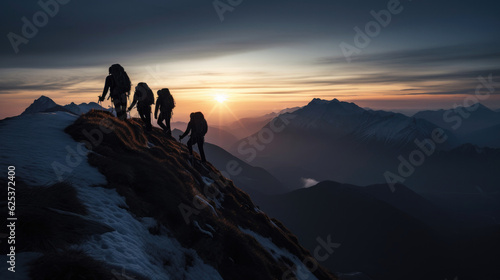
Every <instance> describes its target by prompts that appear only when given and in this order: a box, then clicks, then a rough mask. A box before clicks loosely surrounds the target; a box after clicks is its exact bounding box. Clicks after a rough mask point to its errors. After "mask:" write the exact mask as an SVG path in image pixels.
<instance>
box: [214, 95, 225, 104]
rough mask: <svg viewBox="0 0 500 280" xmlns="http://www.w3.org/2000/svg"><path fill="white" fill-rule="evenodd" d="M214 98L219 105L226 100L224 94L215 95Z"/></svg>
mask: <svg viewBox="0 0 500 280" xmlns="http://www.w3.org/2000/svg"><path fill="white" fill-rule="evenodd" d="M214 98H215V100H216V101H217V102H219V103H224V102H225V101H226V100H227V96H226V95H225V94H217V95H215V97H214Z"/></svg>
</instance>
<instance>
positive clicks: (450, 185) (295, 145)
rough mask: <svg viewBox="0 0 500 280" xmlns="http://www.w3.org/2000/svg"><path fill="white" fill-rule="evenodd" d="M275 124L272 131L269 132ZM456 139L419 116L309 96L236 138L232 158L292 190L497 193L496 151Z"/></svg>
mask: <svg viewBox="0 0 500 280" xmlns="http://www.w3.org/2000/svg"><path fill="white" fill-rule="evenodd" d="M495 114H498V113H495ZM277 123H278V124H279V126H280V129H279V131H277V130H276V129H274V130H273V126H277ZM269 132H272V133H269ZM462 142H463V139H461V138H460V136H457V135H455V131H452V130H449V129H447V128H442V127H440V126H439V125H437V124H435V123H432V122H430V121H428V120H425V119H421V118H416V117H408V116H405V115H403V114H398V113H392V112H386V111H374V110H367V109H363V108H360V107H359V106H357V105H356V104H354V103H347V102H341V101H338V100H336V99H334V100H332V101H326V100H321V99H314V100H312V101H311V102H310V103H309V104H308V105H307V106H305V107H303V108H301V109H298V110H296V111H294V112H292V113H285V114H282V115H280V116H279V117H278V118H277V119H275V120H273V121H271V122H270V123H268V124H267V125H266V126H265V127H264V128H263V129H261V130H260V131H259V132H257V133H255V134H254V135H252V136H251V137H249V138H246V139H243V140H241V141H239V142H238V143H236V144H235V145H234V146H233V149H232V153H233V154H234V155H236V156H238V157H240V158H241V159H243V160H246V161H247V162H250V163H251V164H252V165H256V166H261V167H264V168H266V169H267V170H269V171H270V172H271V173H272V174H273V175H274V176H276V177H277V178H278V179H279V180H280V181H282V183H283V184H285V185H287V186H289V187H291V188H300V187H303V183H302V180H301V179H303V178H314V179H316V180H317V181H323V180H335V181H339V182H345V183H352V184H357V185H368V184H373V183H390V185H394V184H396V183H404V184H405V185H408V186H410V187H412V188H413V189H414V190H421V191H429V190H435V191H438V190H439V191H461V192H463V191H468V192H471V191H472V192H476V191H477V188H476V186H478V185H479V186H481V187H482V188H484V189H488V190H495V189H497V188H498V182H499V181H500V175H498V172H496V170H497V169H498V167H499V166H500V150H498V149H492V148H486V147H485V148H478V149H476V150H471V149H467V148H466V147H467V145H465V146H464V145H462ZM468 145H470V144H468ZM471 153H473V154H471ZM456 170H467V172H456ZM471 174H473V175H472V176H471Z"/></svg>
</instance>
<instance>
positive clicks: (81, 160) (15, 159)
mask: <svg viewBox="0 0 500 280" xmlns="http://www.w3.org/2000/svg"><path fill="white" fill-rule="evenodd" d="M76 119H77V117H76V116H75V115H71V114H68V113H65V112H55V113H38V114H29V115H26V116H20V117H16V118H12V119H10V120H7V121H2V123H1V124H2V125H1V126H0V131H1V134H2V136H3V137H1V138H0V153H1V154H2V161H1V162H0V168H1V169H2V170H7V167H8V166H15V167H16V177H17V178H18V180H20V179H22V180H24V181H25V182H27V183H29V184H31V185H35V186H40V185H41V186H44V185H45V186H48V185H50V184H54V183H57V182H59V181H65V182H69V183H71V184H72V185H73V186H74V187H75V188H76V189H77V190H78V195H79V198H80V200H81V201H82V202H83V203H84V204H85V206H87V208H88V210H89V211H90V213H89V215H88V216H87V217H86V218H88V219H90V220H93V221H96V222H100V223H103V224H106V225H108V226H110V227H112V228H113V229H114V231H112V232H109V233H105V234H103V235H100V236H94V237H92V238H91V239H89V240H88V241H86V242H85V243H83V244H78V245H74V247H73V248H75V249H81V250H84V251H85V252H87V253H88V254H89V255H90V256H91V257H93V258H94V259H96V260H98V261H101V262H104V263H106V264H108V265H110V267H112V268H113V269H114V270H118V271H122V270H124V269H126V270H127V271H128V273H134V275H139V276H142V277H146V279H158V280H160V279H222V277H221V276H220V275H219V273H218V272H217V271H216V270H215V269H214V268H213V267H211V266H209V265H207V264H205V263H203V261H202V260H201V259H200V258H199V257H198V256H197V254H196V252H195V251H194V250H192V249H187V248H183V247H182V246H181V245H180V244H179V242H178V241H177V240H175V239H174V238H172V237H169V236H168V234H167V233H168V231H167V230H166V229H164V231H165V232H164V234H163V235H153V234H151V233H150V232H149V230H148V229H149V228H150V227H151V225H152V224H155V223H156V221H155V220H154V219H153V218H148V217H143V218H138V217H135V216H134V215H133V214H132V213H130V212H129V211H127V210H126V208H127V203H126V201H125V199H124V198H123V197H122V196H120V195H119V194H118V193H117V192H116V190H113V189H106V188H104V186H105V185H106V184H107V182H106V178H105V177H104V176H103V175H102V174H101V173H99V171H98V170H97V169H96V168H95V167H92V166H90V165H89V164H88V162H87V160H86V156H85V155H82V154H79V151H85V152H86V150H85V149H84V148H83V146H82V145H81V144H79V143H77V142H75V141H74V140H73V139H72V138H71V136H70V135H68V134H66V133H64V129H65V128H66V127H67V126H68V125H70V124H72V123H73V122H74V121H75V120H76ZM20 128H22V129H20ZM68 159H69V160H68ZM67 163H72V164H71V166H72V167H69V166H68V165H67ZM59 164H62V165H65V166H66V167H67V168H70V169H71V171H69V170H66V171H68V172H64V174H60V175H59V174H58V172H57V171H56V170H59V168H60V167H58V166H59ZM55 168H56V169H55ZM59 176H61V177H59ZM98 186H99V187H98ZM20 207H22V206H20ZM47 207H50V205H47ZM24 254H26V255H30V254H29V252H24V253H23V255H24ZM185 254H188V255H191V256H192V257H193V263H192V266H186V265H185V263H183V262H184V261H185V260H184V255H185ZM35 256H38V255H35ZM20 258H21V257H20ZM2 259H3V260H4V261H3V263H5V262H6V259H7V257H6V256H5V255H2ZM32 259H33V258H32ZM163 259H169V260H171V262H172V266H170V267H167V268H166V267H165V266H163V265H162V260H163ZM138 260H140V261H138ZM183 267H187V269H186V270H185V271H184V270H183V269H179V268H183ZM27 269H29V267H28V266H19V270H20V271H21V273H22V272H25V270H27ZM5 271H6V270H5ZM5 271H4V270H2V273H4V272H5ZM6 273H10V272H6ZM24 274H25V275H26V274H27V273H24ZM124 274H126V272H125V273H124ZM0 275H2V274H0ZM5 276H10V275H9V274H6V275H5ZM2 279H12V278H9V277H7V278H3V277H2ZM17 279H21V278H17ZM26 279H28V278H26Z"/></svg>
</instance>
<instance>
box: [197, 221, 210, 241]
mask: <svg viewBox="0 0 500 280" xmlns="http://www.w3.org/2000/svg"><path fill="white" fill-rule="evenodd" d="M194 226H195V227H196V228H197V229H198V230H199V231H200V232H201V233H204V234H206V235H208V236H210V237H212V238H214V235H213V234H212V233H211V232H210V231H208V230H204V229H202V228H201V226H200V224H198V221H194ZM212 230H213V228H212Z"/></svg>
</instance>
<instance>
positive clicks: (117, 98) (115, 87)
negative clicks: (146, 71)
mask: <svg viewBox="0 0 500 280" xmlns="http://www.w3.org/2000/svg"><path fill="white" fill-rule="evenodd" d="M130 85H131V83H130V79H129V77H128V75H127V72H125V69H123V67H122V66H121V65H120V64H113V65H111V67H109V75H108V76H107V77H106V82H105V83H104V90H103V92H102V96H100V97H99V101H100V102H102V101H104V99H105V98H106V94H107V93H108V90H109V95H110V96H111V102H113V104H114V105H115V109H116V116H117V117H118V118H119V119H120V120H126V119H127V111H126V110H127V96H128V95H129V94H130Z"/></svg>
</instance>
